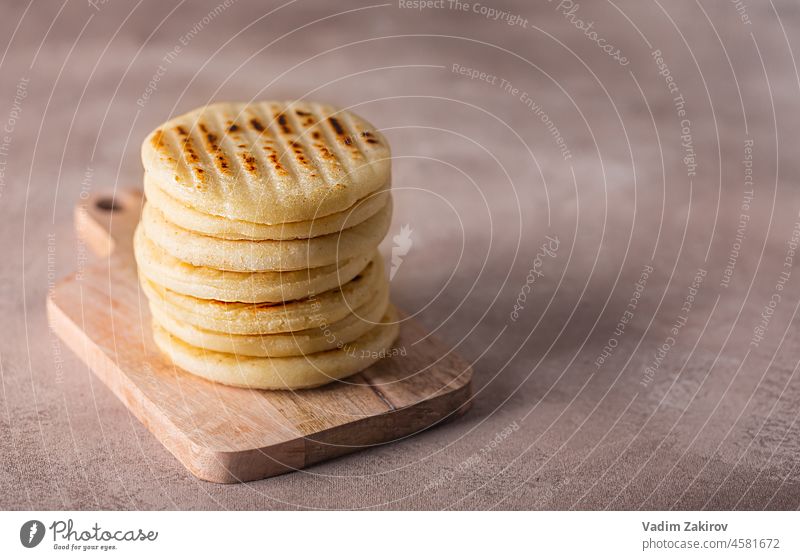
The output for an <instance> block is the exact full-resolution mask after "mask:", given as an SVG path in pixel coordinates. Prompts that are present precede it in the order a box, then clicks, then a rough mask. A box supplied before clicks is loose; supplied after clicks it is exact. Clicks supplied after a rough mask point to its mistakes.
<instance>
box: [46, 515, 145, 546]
mask: <svg viewBox="0 0 800 560" xmlns="http://www.w3.org/2000/svg"><path fill="white" fill-rule="evenodd" d="M49 529H50V532H51V533H52V535H53V542H55V543H58V542H134V541H154V540H156V539H157V538H158V531H148V530H145V529H119V530H115V529H104V528H102V527H100V525H99V524H98V523H95V524H94V525H92V526H91V527H89V528H88V529H83V530H81V529H80V528H79V529H78V530H76V529H75V528H74V524H73V522H72V519H67V520H66V521H54V522H53V523H52V524H51V525H50V527H49Z"/></svg>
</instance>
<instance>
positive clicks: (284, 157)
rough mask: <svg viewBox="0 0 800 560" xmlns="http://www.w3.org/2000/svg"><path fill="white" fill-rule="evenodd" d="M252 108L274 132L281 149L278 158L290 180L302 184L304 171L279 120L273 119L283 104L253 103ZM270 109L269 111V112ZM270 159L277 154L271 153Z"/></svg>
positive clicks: (273, 134) (270, 130)
mask: <svg viewBox="0 0 800 560" xmlns="http://www.w3.org/2000/svg"><path fill="white" fill-rule="evenodd" d="M250 109H251V110H252V111H253V112H255V113H257V114H259V116H260V117H261V118H262V119H263V121H264V122H265V123H266V126H267V129H268V130H269V132H270V133H271V134H272V136H273V138H274V139H275V140H276V143H275V148H276V149H278V150H279V153H278V154H277V160H278V163H279V164H280V165H282V166H283V168H284V169H285V170H286V172H287V175H288V176H289V180H293V181H295V182H296V183H297V186H298V187H300V186H302V181H301V177H302V173H301V171H300V168H299V164H298V163H297V161H295V158H294V157H293V156H294V154H293V152H292V149H291V147H290V146H289V142H288V141H287V139H286V135H284V134H282V133H281V132H280V131H279V130H277V128H278V124H277V121H276V120H275V119H273V117H272V114H273V113H276V114H277V113H278V112H279V111H281V110H282V109H283V107H282V106H281V105H275V104H262V105H253V106H251V107H250ZM268 110H269V112H267V111H268ZM270 160H272V161H274V160H275V156H274V155H271V156H270Z"/></svg>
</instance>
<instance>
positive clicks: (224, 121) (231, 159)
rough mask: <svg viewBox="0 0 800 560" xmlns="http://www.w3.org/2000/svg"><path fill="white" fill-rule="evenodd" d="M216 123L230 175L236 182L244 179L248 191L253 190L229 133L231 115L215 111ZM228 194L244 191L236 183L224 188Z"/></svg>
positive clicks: (220, 147) (219, 141)
mask: <svg viewBox="0 0 800 560" xmlns="http://www.w3.org/2000/svg"><path fill="white" fill-rule="evenodd" d="M212 118H213V119H214V122H213V123H212V124H213V125H214V129H215V130H217V131H219V135H220V138H219V140H218V149H219V151H220V153H221V154H224V155H225V157H226V159H227V161H228V170H229V173H230V175H232V176H233V178H234V180H235V181H238V180H239V178H240V177H242V178H243V181H242V182H243V183H245V184H246V185H247V187H248V189H250V190H252V188H251V187H250V185H251V183H250V181H249V179H250V178H251V177H250V173H248V171H247V169H246V168H245V167H244V165H242V162H241V161H239V158H238V157H237V153H236V143H235V142H234V139H233V137H232V136H231V134H230V133H229V132H228V131H229V130H230V125H229V124H228V123H229V122H230V121H232V119H231V118H230V116H229V115H227V114H225V115H223V114H221V113H220V112H219V111H215V112H214V115H213V117H212ZM222 188H223V189H224V190H225V191H226V194H227V193H228V192H231V191H233V190H236V191H237V192H240V191H241V190H242V189H241V188H239V187H238V186H237V185H236V184H235V183H234V184H233V185H227V184H225V185H224V186H223V187H222Z"/></svg>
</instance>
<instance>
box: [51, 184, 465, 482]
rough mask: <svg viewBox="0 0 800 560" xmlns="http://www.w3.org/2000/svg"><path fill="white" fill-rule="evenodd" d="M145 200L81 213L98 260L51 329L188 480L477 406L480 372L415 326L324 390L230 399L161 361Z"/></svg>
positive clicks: (401, 432)
mask: <svg viewBox="0 0 800 560" xmlns="http://www.w3.org/2000/svg"><path fill="white" fill-rule="evenodd" d="M141 206H142V194H141V192H139V191H125V192H118V193H117V195H116V198H112V197H111V196H103V195H93V196H91V197H89V198H88V199H87V200H85V201H84V203H83V204H81V205H80V206H79V207H78V208H77V209H76V225H77V229H78V234H79V238H80V239H81V240H82V241H83V242H84V243H85V244H86V245H87V246H88V247H89V248H90V249H91V250H92V252H94V253H95V254H96V255H97V256H96V258H92V259H90V261H91V262H89V263H88V264H86V266H85V267H84V268H83V269H82V270H79V271H78V272H77V273H75V274H73V275H71V276H69V277H67V278H65V279H63V280H62V281H61V282H60V283H58V284H57V286H56V288H55V290H54V291H53V293H52V294H51V296H50V298H49V299H48V302H47V310H48V316H49V318H50V322H51V325H52V328H53V329H54V330H55V332H57V333H58V334H59V336H61V338H62V339H63V340H64V341H65V343H66V344H67V345H68V346H69V347H70V348H71V349H72V350H73V351H74V352H75V353H76V354H77V355H78V356H80V358H81V359H82V360H83V361H84V362H86V364H87V365H88V366H89V367H90V368H91V369H92V370H93V371H94V372H95V373H96V374H97V376H98V377H99V378H100V379H102V380H103V382H104V383H105V384H106V385H108V387H109V388H110V389H111V390H112V391H113V392H114V394H116V395H117V397H119V399H120V400H121V401H122V402H123V403H124V404H125V406H127V407H128V409H129V410H130V411H131V412H132V413H133V414H134V415H135V416H136V417H137V418H139V420H140V421H141V422H142V423H143V424H144V425H145V426H147V428H148V429H149V430H150V431H151V432H152V433H153V435H154V436H156V438H158V440H159V441H161V443H162V444H164V446H165V447H166V448H167V449H168V450H169V451H170V452H171V453H172V454H173V455H175V457H177V458H178V460H179V461H181V462H182V463H183V464H184V465H185V466H186V468H187V469H189V471H190V472H191V473H192V474H194V475H195V476H197V477H198V478H201V479H203V480H208V481H211V482H221V483H230V482H243V481H248V480H257V479H260V478H266V477H269V476H274V475H276V474H281V473H285V472H287V471H291V470H296V469H301V468H303V467H306V466H308V465H311V464H313V463H317V462H319V461H324V460H325V459H330V458H333V457H338V456H340V455H344V454H346V453H352V452H354V451H359V450H363V449H366V448H369V447H371V446H374V445H379V444H384V443H389V442H392V441H395V440H398V439H400V438H404V437H407V436H410V435H413V434H415V433H417V432H419V431H421V430H424V429H427V428H430V427H432V426H434V425H436V424H438V423H440V422H442V421H445V420H448V419H451V418H453V417H455V416H457V415H459V414H461V413H462V412H464V411H465V410H466V407H467V406H468V404H469V400H470V396H471V389H470V379H471V377H472V370H471V368H470V366H469V364H467V363H466V362H464V361H463V360H462V359H460V358H459V357H458V356H456V355H454V354H452V353H451V352H449V350H448V348H447V347H446V346H444V345H443V344H441V343H439V342H437V341H436V340H435V339H434V338H433V337H430V336H426V335H427V333H426V332H425V330H424V329H423V328H422V327H421V326H420V325H419V324H418V323H416V322H415V321H414V320H408V319H406V320H404V321H403V323H402V326H401V330H400V338H399V340H398V342H397V344H396V349H397V351H396V352H394V354H396V355H393V356H391V357H387V358H384V359H382V360H380V361H379V362H378V363H376V364H375V365H373V366H372V367H370V368H369V369H367V370H365V371H364V372H362V373H360V374H358V375H355V376H353V377H350V378H348V379H346V380H344V381H341V382H335V383H332V384H330V385H327V386H325V387H322V388H320V389H310V390H305V391H296V392H291V391H258V390H249V389H238V388H233V387H226V386H224V385H219V384H216V383H212V382H209V381H205V380H203V379H201V378H199V377H195V376H193V375H190V374H188V373H186V372H184V371H183V370H181V369H178V368H177V367H175V366H173V365H172V364H171V363H170V362H169V361H168V360H167V359H165V358H164V357H163V356H162V355H161V354H160V353H159V352H158V350H157V349H156V347H155V344H154V342H153V340H152V338H151V335H150V313H149V310H148V307H147V304H146V300H145V299H144V296H143V294H142V293H141V292H140V290H139V284H138V282H137V277H136V263H135V262H134V259H133V247H132V238H133V229H134V227H135V226H136V223H137V222H138V220H139V214H140V211H141Z"/></svg>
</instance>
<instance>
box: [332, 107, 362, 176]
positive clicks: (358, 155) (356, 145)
mask: <svg viewBox="0 0 800 560" xmlns="http://www.w3.org/2000/svg"><path fill="white" fill-rule="evenodd" d="M334 118H335V117H329V119H334ZM336 122H338V123H339V127H340V128H341V129H342V132H341V133H340V134H339V137H340V138H341V139H342V142H344V144H345V146H347V148H348V149H349V150H350V154H351V155H352V156H353V159H356V160H364V161H366V162H368V163H369V158H368V157H367V153H366V152H365V151H364V150H363V149H362V145H361V143H360V141H359V138H358V130H356V127H355V126H353V123H352V122H351V121H350V119H349V118H348V115H347V112H345V111H340V112H339V114H338V119H337V120H336Z"/></svg>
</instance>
